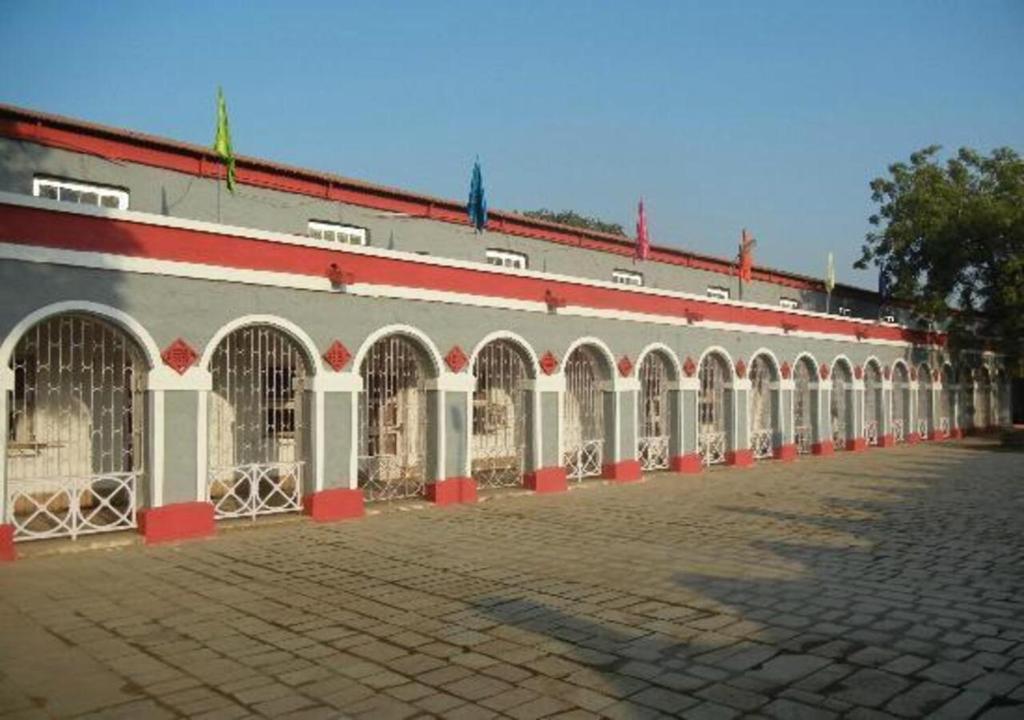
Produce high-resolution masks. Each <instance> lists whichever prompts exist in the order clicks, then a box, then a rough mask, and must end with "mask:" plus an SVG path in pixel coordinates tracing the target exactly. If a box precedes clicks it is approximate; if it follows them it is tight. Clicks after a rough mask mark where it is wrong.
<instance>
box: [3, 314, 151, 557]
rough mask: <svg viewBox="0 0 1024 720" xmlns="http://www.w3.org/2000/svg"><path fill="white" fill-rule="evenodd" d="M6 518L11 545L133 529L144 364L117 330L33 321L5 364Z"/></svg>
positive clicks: (140, 472) (61, 319) (80, 320)
mask: <svg viewBox="0 0 1024 720" xmlns="http://www.w3.org/2000/svg"><path fill="white" fill-rule="evenodd" d="M10 369H11V371H12V373H13V376H14V388H13V391H12V392H11V394H10V395H9V400H10V406H9V408H8V437H7V457H6V459H5V461H6V463H7V501H8V503H7V512H8V521H9V522H11V523H12V524H13V525H14V537H15V539H17V540H37V539H44V538H52V537H71V538H75V537H78V536H79V535H86V534H92V533H100V532H108V531H112V530H121V529H124V528H131V527H135V526H136V508H137V506H138V505H140V504H141V498H140V495H141V494H142V493H143V491H144V481H143V478H144V473H145V437H146V428H145V422H146V411H145V392H144V388H145V386H146V377H147V370H148V366H147V363H146V361H145V356H144V354H143V352H142V349H141V348H140V347H139V345H138V344H137V343H136V342H135V340H134V339H133V338H132V337H131V336H129V335H128V334H127V333H126V332H124V331H123V330H122V329H120V328H119V327H117V326H115V325H113V324H112V323H109V322H107V321H105V320H101V319H99V318H97V317H95V316H92V315H88V314H84V313H64V314H60V315H54V316H51V317H49V318H46V319H45V320H42V321H40V322H38V323H37V324H35V325H34V326H32V327H31V328H29V329H28V330H27V331H26V332H25V333H24V334H23V335H22V336H21V338H20V339H19V340H18V342H17V344H16V345H15V347H14V351H13V353H12V356H11V361H10Z"/></svg>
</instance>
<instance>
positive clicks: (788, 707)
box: [761, 698, 839, 720]
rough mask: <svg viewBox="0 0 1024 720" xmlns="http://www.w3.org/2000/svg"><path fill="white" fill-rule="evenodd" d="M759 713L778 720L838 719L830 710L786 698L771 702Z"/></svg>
mask: <svg viewBox="0 0 1024 720" xmlns="http://www.w3.org/2000/svg"><path fill="white" fill-rule="evenodd" d="M761 712H763V713H764V714H765V715H768V716H769V717H773V718H779V719H780V720H830V718H836V717H839V716H838V715H837V714H836V713H834V712H832V711H830V710H824V709H822V708H817V707H813V706H811V705H805V704H803V703H799V702H796V701H794V700H789V699H787V698H779V699H778V700H773V701H772V702H770V703H769V704H768V705H767V706H765V707H764V708H762V710H761Z"/></svg>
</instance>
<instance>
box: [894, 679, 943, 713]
mask: <svg viewBox="0 0 1024 720" xmlns="http://www.w3.org/2000/svg"><path fill="white" fill-rule="evenodd" d="M958 692H959V691H958V690H957V689H956V688H952V687H949V686H948V685H939V684H937V683H933V682H922V683H919V684H917V685H915V686H914V687H912V688H911V689H910V690H908V691H907V692H905V693H902V694H900V695H897V696H896V697H894V698H893V699H892V700H890V701H889V703H888V704H887V705H886V706H885V709H886V710H888V711H889V712H891V713H893V714H894V715H902V716H904V717H928V716H930V715H931V714H932V712H934V711H935V710H937V709H938V708H939V707H941V706H942V705H943V704H944V703H945V702H946V701H947V700H949V699H950V698H952V697H953V696H954V695H956V694H957V693H958Z"/></svg>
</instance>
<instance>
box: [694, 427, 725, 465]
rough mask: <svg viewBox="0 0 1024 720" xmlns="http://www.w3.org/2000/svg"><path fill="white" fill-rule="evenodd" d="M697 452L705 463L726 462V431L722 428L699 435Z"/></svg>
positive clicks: (716, 463) (717, 463)
mask: <svg viewBox="0 0 1024 720" xmlns="http://www.w3.org/2000/svg"><path fill="white" fill-rule="evenodd" d="M697 452H698V453H700V460H701V463H702V464H704V465H709V466H710V465H719V464H721V463H724V462H725V433H724V432H722V431H721V430H717V431H705V432H702V433H700V435H698V436H697Z"/></svg>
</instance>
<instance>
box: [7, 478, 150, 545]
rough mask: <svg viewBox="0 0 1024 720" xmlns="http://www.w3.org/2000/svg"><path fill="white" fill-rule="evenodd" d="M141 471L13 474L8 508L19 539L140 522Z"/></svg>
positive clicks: (76, 533) (72, 534) (97, 530)
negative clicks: (81, 474)
mask: <svg viewBox="0 0 1024 720" xmlns="http://www.w3.org/2000/svg"><path fill="white" fill-rule="evenodd" d="M141 475H142V474H141V473H139V472H112V473H105V474H102V475H90V476H86V477H68V478H35V479H26V478H12V479H10V480H8V481H7V508H8V510H7V512H8V517H9V519H10V522H11V523H12V524H13V525H14V538H15V539H16V540H42V539H45V538H54V537H70V538H76V537H78V536H79V535H88V534H93V533H101V532H111V531H114V530H124V529H127V528H133V527H135V526H136V519H135V503H136V497H137V496H136V489H137V487H138V481H139V478H140V477H141Z"/></svg>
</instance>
